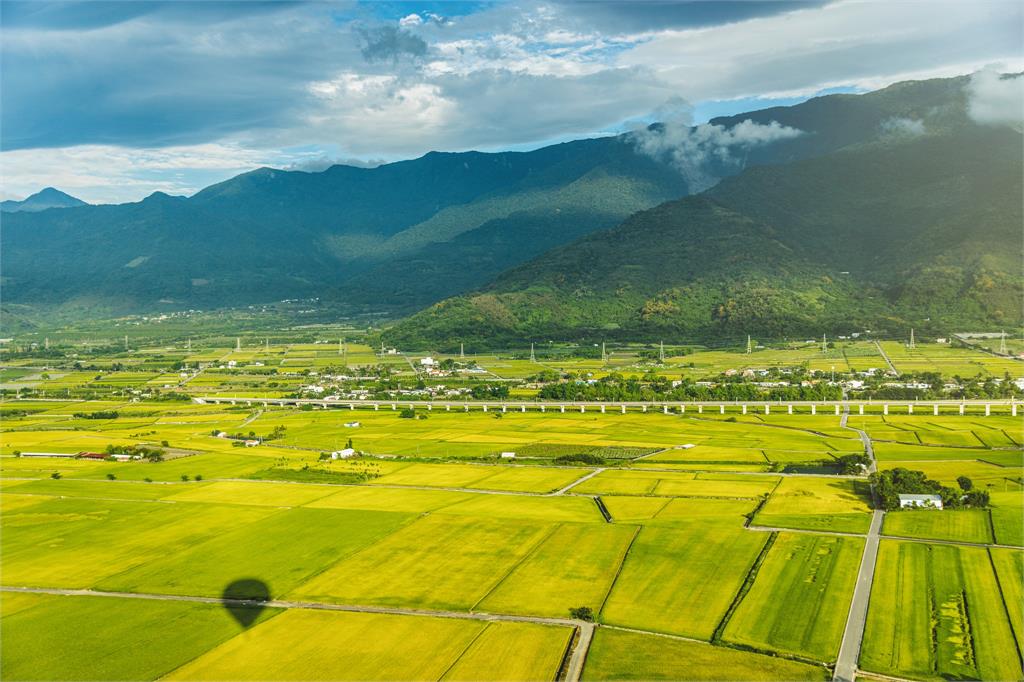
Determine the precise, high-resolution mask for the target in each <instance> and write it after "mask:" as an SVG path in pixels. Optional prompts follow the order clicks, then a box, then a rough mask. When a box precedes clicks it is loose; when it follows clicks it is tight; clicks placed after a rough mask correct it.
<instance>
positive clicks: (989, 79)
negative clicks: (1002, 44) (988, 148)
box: [967, 68, 1024, 128]
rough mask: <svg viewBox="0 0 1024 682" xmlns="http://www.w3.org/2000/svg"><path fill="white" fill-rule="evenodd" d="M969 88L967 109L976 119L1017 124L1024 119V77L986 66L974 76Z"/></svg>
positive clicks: (994, 123) (992, 123)
mask: <svg viewBox="0 0 1024 682" xmlns="http://www.w3.org/2000/svg"><path fill="white" fill-rule="evenodd" d="M967 92H968V98H969V99H968V102H967V111H968V113H969V114H970V116H971V118H972V119H973V120H974V121H976V122H978V123H984V124H989V125H1011V126H1014V127H1016V128H1020V127H1021V124H1022V122H1024V77H1021V76H1006V77H1004V76H1002V75H1000V73H999V71H998V70H996V69H994V68H987V69H982V70H981V71H978V72H977V73H975V74H974V75H972V76H971V84H970V86H969V87H968V89H967Z"/></svg>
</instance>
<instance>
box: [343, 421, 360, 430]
mask: <svg viewBox="0 0 1024 682" xmlns="http://www.w3.org/2000/svg"><path fill="white" fill-rule="evenodd" d="M359 427H360V424H359V422H345V428H346V429H358V428H359Z"/></svg>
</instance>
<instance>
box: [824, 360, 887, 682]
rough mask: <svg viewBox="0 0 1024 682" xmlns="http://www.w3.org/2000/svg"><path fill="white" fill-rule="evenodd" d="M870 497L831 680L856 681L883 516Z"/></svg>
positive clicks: (867, 448)
mask: <svg viewBox="0 0 1024 682" xmlns="http://www.w3.org/2000/svg"><path fill="white" fill-rule="evenodd" d="M875 343H876V344H877V343H878V342H877V341H876V342H875ZM878 349H879V351H881V350H882V347H881V346H879V347H878ZM886 362H888V358H886ZM890 366H891V364H890ZM849 412H850V408H849V406H847V407H846V409H845V410H844V412H843V418H842V420H841V421H840V425H841V426H842V427H843V428H846V429H850V430H851V431H856V432H857V433H859V434H860V439H861V442H862V443H864V453H865V454H867V456H868V457H869V458H870V459H871V464H870V465H869V471H875V470H876V468H877V465H876V462H875V451H874V448H872V446H871V439H870V438H869V437H868V434H867V433H865V432H864V431H862V430H860V429H855V428H853V427H852V426H847V425H846V421H847V418H848V417H849ZM871 497H872V499H873V501H874V508H875V510H874V511H873V512H872V514H871V526H870V528H869V529H868V536H867V539H866V540H865V541H864V554H863V555H862V556H861V559H860V571H859V573H858V574H857V585H856V587H855V588H854V590H853V599H852V600H851V601H850V612H849V614H848V615H847V618H846V629H845V630H844V631H843V641H842V644H840V645H839V657H838V658H837V659H836V668H835V674H834V675H833V676H832V679H833V681H834V682H856V679H857V661H858V660H860V647H861V642H863V640H864V627H865V625H867V620H868V603H869V601H870V599H871V586H872V584H873V583H874V580H875V563H876V561H877V560H878V542H879V534H880V533H881V531H882V520H883V519H884V517H885V511H884V510H883V509H882V508H881V506H882V505H881V504H880V500H879V499H878V495H877V494H876V492H875V489H874V487H873V486H872V488H871Z"/></svg>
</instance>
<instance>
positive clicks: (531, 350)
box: [530, 341, 537, 362]
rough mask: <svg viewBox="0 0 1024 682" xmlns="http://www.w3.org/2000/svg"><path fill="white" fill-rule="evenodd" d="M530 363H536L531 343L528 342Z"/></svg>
mask: <svg viewBox="0 0 1024 682" xmlns="http://www.w3.org/2000/svg"><path fill="white" fill-rule="evenodd" d="M530 362H537V355H536V353H534V352H533V342H532V341H531V342H530Z"/></svg>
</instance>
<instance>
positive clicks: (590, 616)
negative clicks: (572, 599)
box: [569, 606, 594, 623]
mask: <svg viewBox="0 0 1024 682" xmlns="http://www.w3.org/2000/svg"><path fill="white" fill-rule="evenodd" d="M569 615H570V616H572V617H573V618H575V619H576V620H585V621H587V622H588V623H591V622H593V621H594V611H593V609H591V608H590V607H589V606H577V607H576V608H572V609H569Z"/></svg>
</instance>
